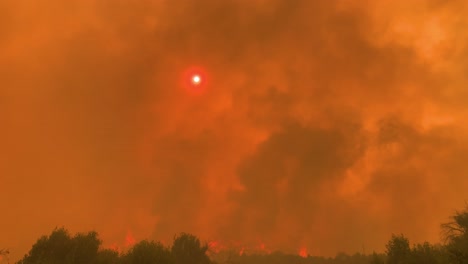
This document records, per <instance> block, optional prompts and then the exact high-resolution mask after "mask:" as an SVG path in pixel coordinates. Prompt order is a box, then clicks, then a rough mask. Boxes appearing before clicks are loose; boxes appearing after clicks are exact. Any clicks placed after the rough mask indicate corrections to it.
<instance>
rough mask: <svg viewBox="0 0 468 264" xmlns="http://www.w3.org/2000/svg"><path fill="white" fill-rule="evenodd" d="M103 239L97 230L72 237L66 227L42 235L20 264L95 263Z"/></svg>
mask: <svg viewBox="0 0 468 264" xmlns="http://www.w3.org/2000/svg"><path fill="white" fill-rule="evenodd" d="M100 244H101V241H100V240H99V239H98V235H97V233H96V232H89V233H88V234H77V235H75V236H74V237H73V238H72V237H70V235H69V233H68V231H67V230H66V229H64V228H60V229H55V230H54V231H52V233H51V234H50V235H49V236H42V237H41V238H39V240H37V242H36V243H35V244H34V245H33V246H32V248H31V250H30V251H29V253H28V254H26V255H25V256H24V258H23V259H22V260H21V261H19V263H20V264H90V263H95V261H96V259H97V253H98V250H99V246H100Z"/></svg>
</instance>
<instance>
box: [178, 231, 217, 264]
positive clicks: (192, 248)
mask: <svg viewBox="0 0 468 264" xmlns="http://www.w3.org/2000/svg"><path fill="white" fill-rule="evenodd" d="M207 251H208V245H207V244H204V245H201V243H200V240H199V239H198V238H197V237H196V236H194V235H190V234H186V233H182V234H180V235H179V236H178V237H175V238H174V243H173V244H172V248H171V253H172V257H173V259H174V263H175V264H209V263H210V262H211V261H210V259H209V258H208V256H207V255H206V252H207Z"/></svg>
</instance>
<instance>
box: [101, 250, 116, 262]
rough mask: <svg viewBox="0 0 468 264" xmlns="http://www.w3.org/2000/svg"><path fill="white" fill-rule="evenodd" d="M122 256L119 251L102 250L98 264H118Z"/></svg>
mask: <svg viewBox="0 0 468 264" xmlns="http://www.w3.org/2000/svg"><path fill="white" fill-rule="evenodd" d="M118 263H120V256H119V253H118V252H117V251H114V250H112V249H104V250H100V251H99V252H98V254H97V258H96V264H118Z"/></svg>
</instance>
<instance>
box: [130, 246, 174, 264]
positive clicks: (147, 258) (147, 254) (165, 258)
mask: <svg viewBox="0 0 468 264" xmlns="http://www.w3.org/2000/svg"><path fill="white" fill-rule="evenodd" d="M123 263H125V264H154V263H157V264H171V263H173V261H172V258H171V253H170V251H169V250H168V249H167V248H165V247H164V246H163V245H162V244H161V243H155V242H154V241H151V242H149V241H146V240H143V241H141V242H139V243H138V244H135V245H134V246H133V247H132V248H131V249H130V250H129V251H128V253H127V254H126V255H124V257H123Z"/></svg>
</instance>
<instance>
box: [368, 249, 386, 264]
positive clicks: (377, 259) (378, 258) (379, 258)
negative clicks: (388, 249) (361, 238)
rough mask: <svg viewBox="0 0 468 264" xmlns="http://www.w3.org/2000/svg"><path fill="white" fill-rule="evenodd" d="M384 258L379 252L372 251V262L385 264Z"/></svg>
mask: <svg viewBox="0 0 468 264" xmlns="http://www.w3.org/2000/svg"><path fill="white" fill-rule="evenodd" d="M384 263H385V262H384V258H383V256H380V255H379V254H377V253H375V252H374V253H372V257H371V261H370V264H384Z"/></svg>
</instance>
